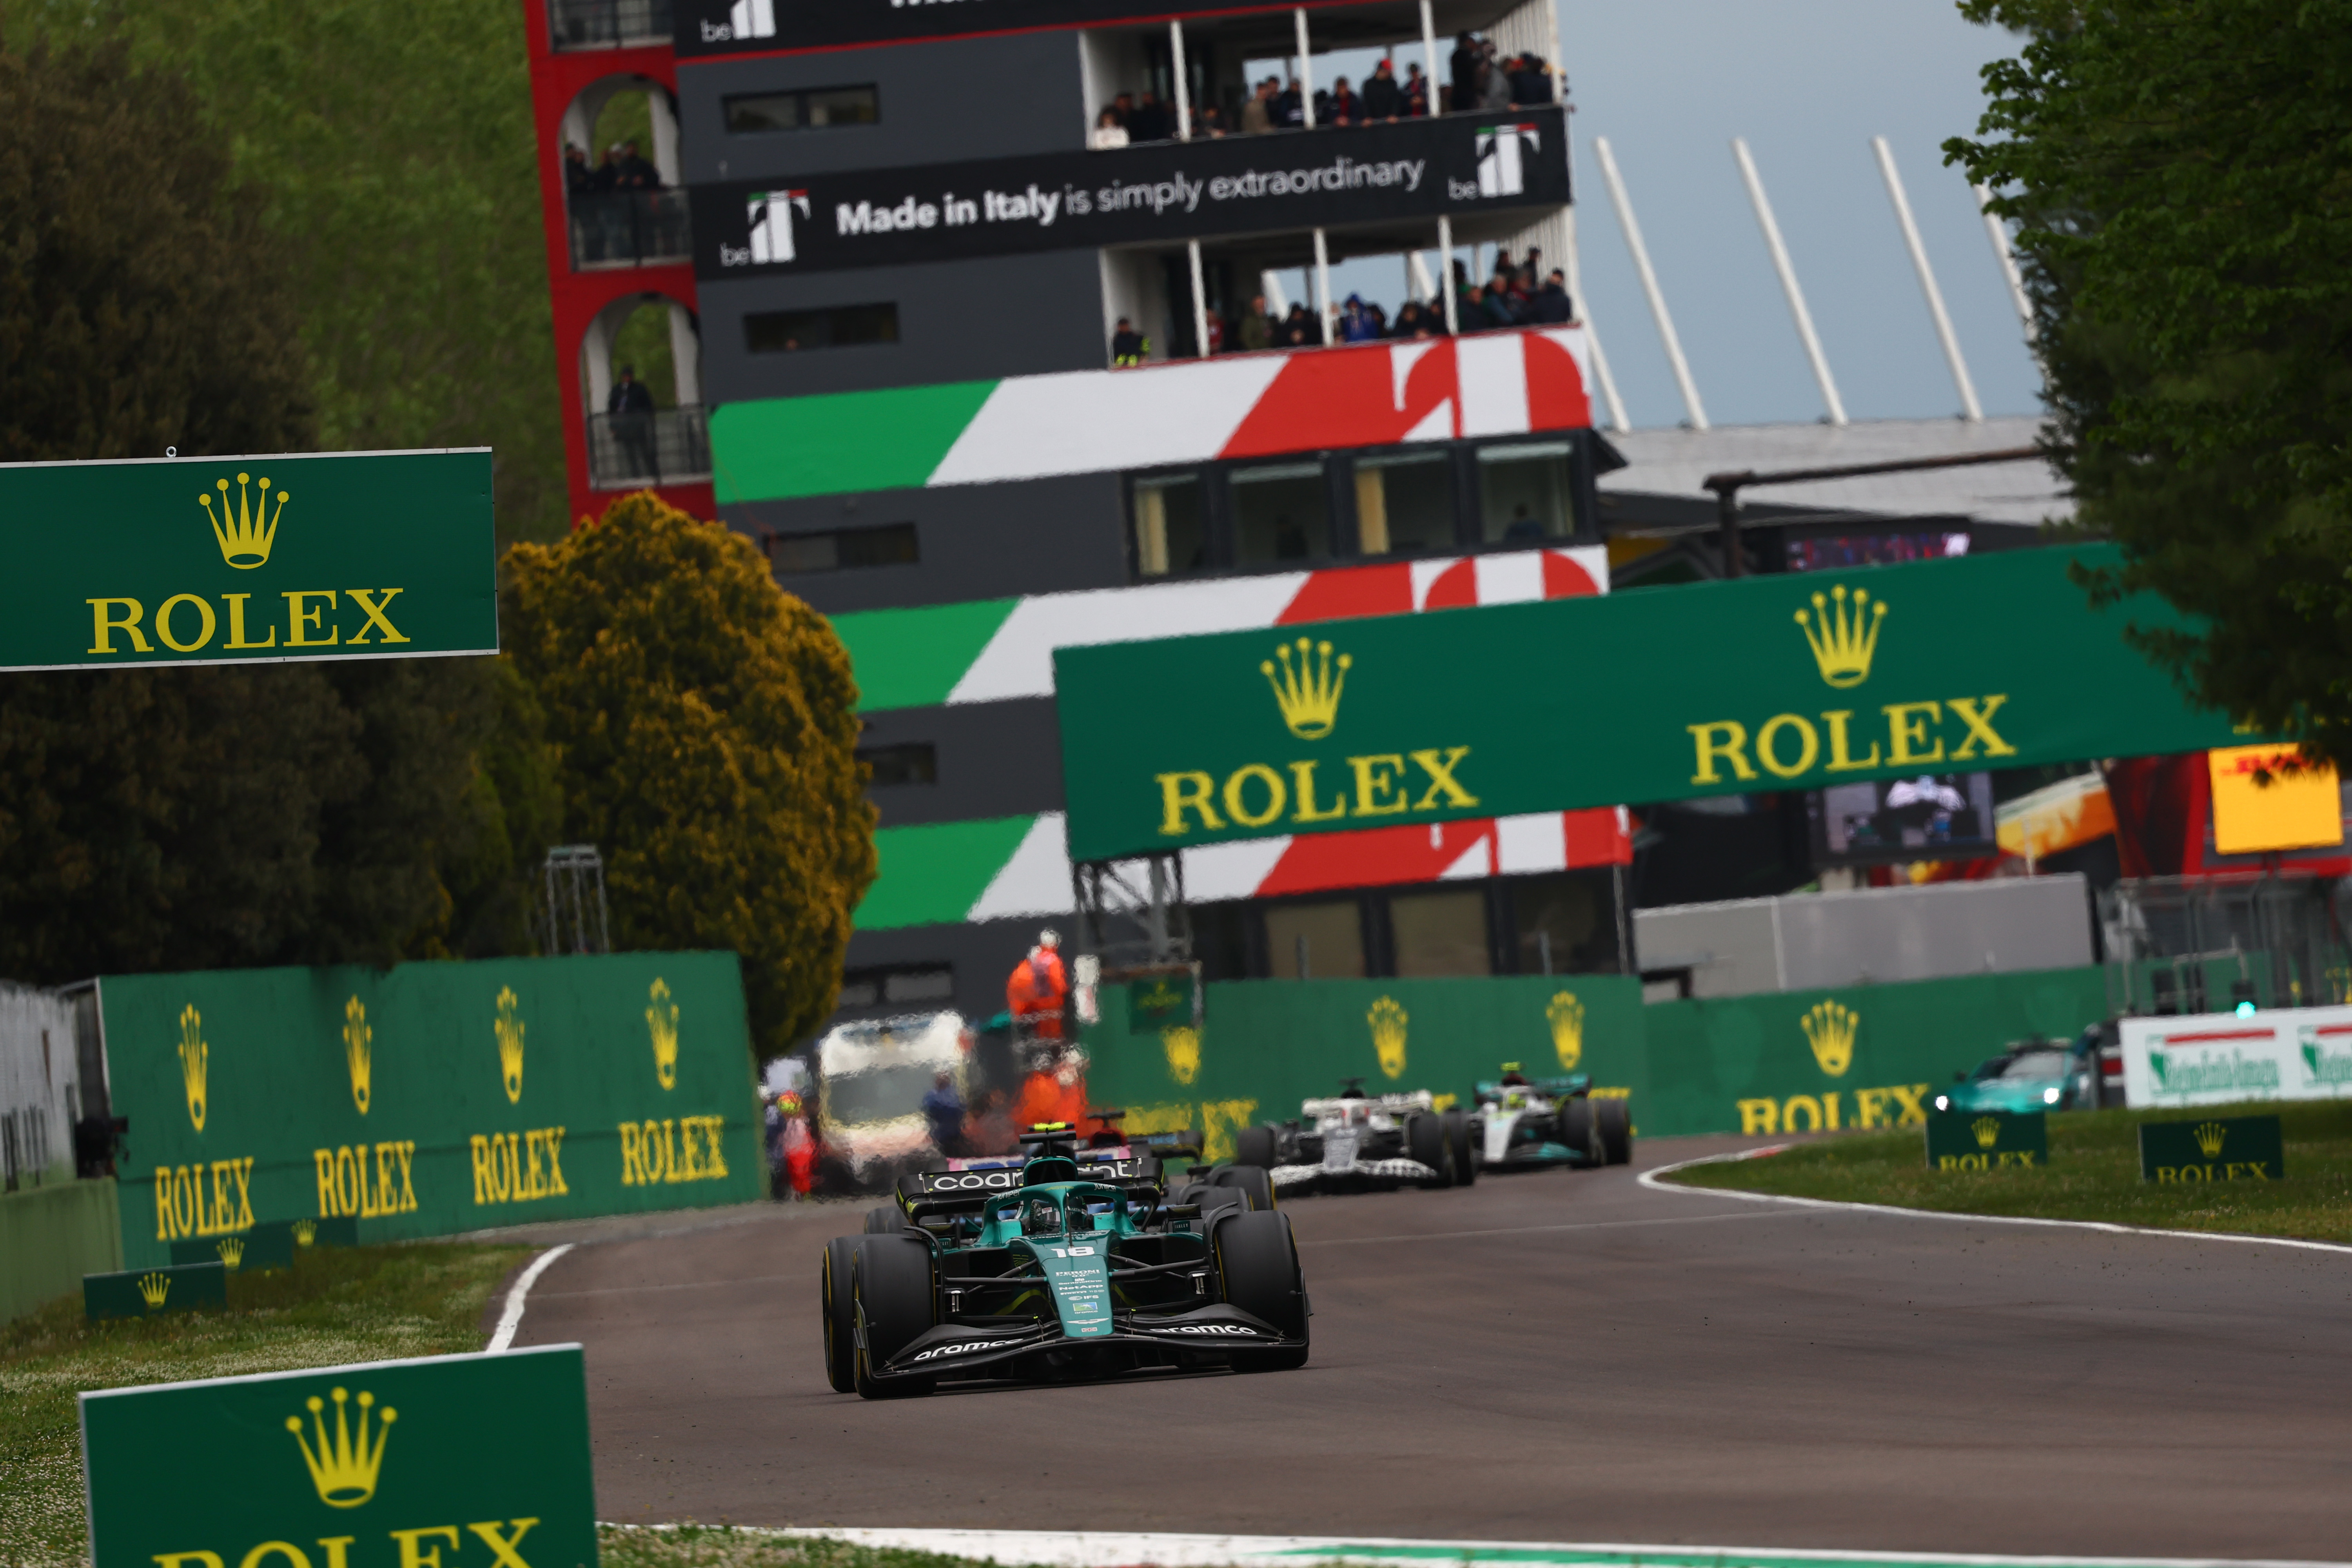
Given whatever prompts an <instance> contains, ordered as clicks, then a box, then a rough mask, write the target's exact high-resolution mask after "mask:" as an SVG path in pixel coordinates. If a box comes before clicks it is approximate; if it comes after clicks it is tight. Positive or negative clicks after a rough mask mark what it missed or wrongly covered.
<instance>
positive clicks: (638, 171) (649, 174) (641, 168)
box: [613, 142, 662, 191]
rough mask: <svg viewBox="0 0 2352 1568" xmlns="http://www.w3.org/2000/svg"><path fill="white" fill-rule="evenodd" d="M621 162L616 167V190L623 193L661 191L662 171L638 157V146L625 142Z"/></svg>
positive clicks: (614, 181)
mask: <svg viewBox="0 0 2352 1568" xmlns="http://www.w3.org/2000/svg"><path fill="white" fill-rule="evenodd" d="M619 152H620V155H621V157H620V162H619V163H616V164H614V180H613V184H614V189H616V190H623V191H657V190H660V189H661V183H662V182H661V171H660V170H658V169H656V168H655V167H654V166H653V165H652V164H651V163H646V161H645V160H644V159H643V158H641V157H639V156H637V144H636V143H635V142H622V143H621V145H620V148H619Z"/></svg>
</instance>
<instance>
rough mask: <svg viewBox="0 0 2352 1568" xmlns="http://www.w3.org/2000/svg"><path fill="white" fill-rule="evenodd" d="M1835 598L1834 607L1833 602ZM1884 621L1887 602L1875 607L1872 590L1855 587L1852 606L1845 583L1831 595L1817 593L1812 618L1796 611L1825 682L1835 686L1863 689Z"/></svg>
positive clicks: (1799, 623)
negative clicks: (1848, 600)
mask: <svg viewBox="0 0 2352 1568" xmlns="http://www.w3.org/2000/svg"><path fill="white" fill-rule="evenodd" d="M1832 597H1833V598H1834V599H1835V600H1836V603H1835V604H1834V605H1832V603H1831V602H1830V601H1831V599H1832ZM1885 619H1886V601H1885V600H1884V599H1881V600H1879V601H1878V602H1877V603H1876V604H1872V603H1870V591H1869V590H1868V589H1866V588H1856V589H1855V590H1854V591H1853V602H1852V603H1851V604H1849V603H1848V602H1847V600H1846V590H1845V584H1843V583H1841V584H1838V585H1837V586H1836V587H1835V588H1834V589H1832V590H1831V593H1830V595H1821V594H1815V595H1813V608H1812V613H1811V615H1808V614H1806V613H1805V612H1804V611H1802V610H1799V611H1798V612H1797V625H1798V626H1801V627H1802V628H1803V629H1804V633H1805V641H1806V642H1807V643H1809V644H1811V647H1812V650H1813V662H1814V663H1815V664H1816V665H1818V666H1820V667H1821V671H1822V679H1823V680H1826V681H1828V682H1829V683H1830V684H1831V685H1832V686H1836V687H1846V686H1860V685H1861V684H1862V683H1863V682H1864V681H1865V680H1867V679H1870V658H1871V655H1873V654H1874V653H1875V652H1877V651H1878V627H1879V623H1880V622H1882V621H1884V620H1885Z"/></svg>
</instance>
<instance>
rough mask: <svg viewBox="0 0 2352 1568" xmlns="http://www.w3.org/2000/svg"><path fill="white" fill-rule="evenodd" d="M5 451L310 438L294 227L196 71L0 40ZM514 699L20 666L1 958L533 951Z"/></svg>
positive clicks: (314, 671)
mask: <svg viewBox="0 0 2352 1568" xmlns="http://www.w3.org/2000/svg"><path fill="white" fill-rule="evenodd" d="M0 102H5V103H6V104H7V105H8V108H9V110H10V112H9V113H8V114H6V115H5V116H0V354H5V362H6V363H7V364H8V365H9V367H10V372H11V376H12V390H13V392H14V393H15V395H14V396H12V397H11V398H10V399H9V400H8V401H7V403H6V404H5V405H0V461H12V462H22V461H31V460H40V459H74V458H119V457H153V456H160V455H161V454H162V453H163V448H164V447H166V446H176V447H178V448H179V450H180V452H181V453H182V454H183V455H190V456H193V455H202V454H206V453H238V452H282V451H289V450H300V449H303V448H305V447H310V446H311V445H312V444H313V443H314V441H315V439H316V435H317V421H316V414H315V410H314V407H313V405H312V403H311V400H310V395H309V392H308V390H307V383H306V376H305V369H304V363H303V358H302V354H301V352H300V342H299V332H300V325H299V319H298V315H297V312H296V310H295V308H294V306H293V303H292V300H291V299H290V297H289V295H290V291H289V289H288V288H287V286H286V282H285V279H286V276H287V268H288V266H289V260H288V255H287V246H286V243H285V240H284V237H283V236H282V235H281V234H279V233H278V231H277V230H276V229H275V228H273V226H270V225H269V224H268V223H267V222H266V221H265V215H264V210H263V209H264V206H265V203H264V200H263V198H262V195H261V193H259V192H258V191H257V190H255V189H254V188H252V187H249V186H248V187H244V188H241V189H238V188H232V187H231V184H230V174H231V170H230V160H229V158H228V155H227V151H226V145H225V143H224V141H223V139H222V138H221V137H220V136H218V135H217V134H215V132H213V130H212V129H211V127H210V125H209V124H208V122H207V121H206V118H205V114H204V112H203V108H202V105H201V104H200V102H199V100H198V99H197V97H196V95H195V94H194V91H192V90H191V89H190V88H189V87H188V85H187V84H186V82H185V81H184V80H183V79H181V78H180V77H179V76H178V75H177V74H175V73H173V72H171V71H169V70H165V69H161V68H142V67H139V66H136V65H135V64H134V63H133V56H132V54H131V51H130V50H129V49H128V48H127V47H125V46H124V45H123V44H122V43H121V42H120V41H114V42H101V43H97V44H91V45H83V46H71V47H62V48H58V49H55V50H52V49H50V48H48V47H44V46H39V45H37V46H35V47H32V48H31V49H29V50H28V51H26V52H25V53H23V54H11V53H5V52H0ZM45 522H46V524H47V526H51V527H59V528H73V527H77V526H81V527H85V528H87V527H88V526H89V525H87V524H83V523H81V521H80V520H78V519H74V518H69V517H65V518H55V519H48V520H45ZM89 548H90V549H92V550H93V551H99V550H104V549H105V548H107V541H106V539H105V538H104V536H103V534H102V532H101V531H98V530H95V529H91V530H90V538H89ZM512 685H513V682H512V680H511V678H510V677H508V676H502V675H501V674H500V672H499V669H498V668H497V666H496V665H495V663H494V662H493V661H488V660H448V659H433V660H416V661H388V662H384V663H373V662H368V663H349V664H334V665H277V666H244V667H235V668H215V669H137V668H134V669H126V670H121V671H108V672H105V673H102V674H95V673H93V674H80V673H73V674H55V675H0V973H4V974H6V975H8V976H10V977H12V978H16V979H20V980H32V981H58V980H67V979H72V978H75V977H78V976H81V975H86V974H89V973H98V972H100V971H115V972H121V971H125V970H142V969H160V968H205V967H215V966H224V965H238V964H252V963H318V962H334V961H344V960H366V961H377V962H383V961H389V960H391V959H394V958H398V957H404V956H420V955H425V954H431V953H436V952H446V951H453V950H456V951H464V950H467V949H474V950H482V949H493V950H494V949H498V948H501V947H505V948H511V947H513V946H516V945H519V944H521V943H525V942H528V932H527V928H525V927H524V926H523V925H522V923H521V920H520V910H519V906H518V905H517V904H516V895H515V893H514V891H513V889H514V886H515V883H516V874H515V862H516V861H517V860H518V859H520V858H525V857H527V856H528V855H530V853H532V852H533V849H532V847H531V843H530V841H531V840H533V839H534V838H535V839H536V842H537V843H541V844H543V843H544V841H545V838H546V837H548V835H549V834H550V833H551V830H552V817H553V811H552V808H551V806H549V805H547V796H548V795H549V793H550V791H551V787H552V774H551V770H550V768H549V766H548V764H547V762H546V759H545V758H544V756H543V754H541V753H543V751H544V748H543V746H540V745H539V743H538V742H536V741H535V740H534V738H533V737H532V734H531V732H530V724H529V721H528V710H529V699H528V694H527V693H522V694H520V697H519V698H518V697H517V696H515V695H514V694H512V693H509V692H508V691H507V690H506V688H507V687H510V686H512ZM518 701H519V702H520V705H521V707H520V712H521V714H522V719H521V721H520V722H518V723H517V724H516V725H515V727H513V728H512V729H511V730H508V729H504V728H500V727H499V721H500V716H501V714H502V712H504V711H506V710H509V709H513V708H515V707H516V705H517V703H518ZM534 748H537V749H536V750H534ZM509 799H511V800H514V801H516V802H518V803H520V804H519V805H518V806H517V808H516V809H514V810H512V811H509V809H508V807H507V805H506V803H507V802H508V801H509ZM518 839H521V840H523V841H524V842H522V843H520V844H518V843H517V840H518Z"/></svg>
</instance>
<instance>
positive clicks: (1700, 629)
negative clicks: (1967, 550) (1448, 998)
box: [1054, 546, 2244, 860]
mask: <svg viewBox="0 0 2352 1568" xmlns="http://www.w3.org/2000/svg"><path fill="white" fill-rule="evenodd" d="M2114 560H2115V555H2114V553H2113V552H2112V551H2110V550H2108V549H2106V548H2105V547H2100V546H2090V547H2082V548H2073V549H2051V550H2021V551H2014V552H2006V553H2003V554H1998V555H1986V556H1973V557H1966V558H1962V559H1957V560H1948V561H1935V562H1922V563H1915V564H1910V565H1903V566H1882V567H1874V568H1868V569H1864V570H1862V571H1856V572H1843V573H1805V574H1791V575H1785V576H1773V577H1753V578H1747V579H1743V580H1741V581H1739V582H1735V583H1715V584H1704V585H1699V586H1693V587H1681V588H1674V589H1670V590H1654V591H1646V592H1640V593H1631V594H1621V595H1609V596H1607V597H1605V598H1597V599H1596V598H1578V599H1556V600H1549V601H1546V602H1543V603H1538V604H1525V605H1494V606H1488V607H1484V608H1478V609H1463V610H1445V611H1441V612H1437V613H1434V614H1423V615H1417V616H1381V617H1377V618H1370V619H1365V620H1359V621H1347V622H1339V623H1329V624H1326V625H1323V626H1318V627H1316V628H1315V629H1314V631H1313V633H1312V634H1311V635H1288V634H1285V633H1281V632H1275V631H1266V632H1234V633H1221V634H1218V635H1215V636H1210V637H1177V638H1168V639H1162V640H1159V641H1152V642H1132V643H1118V644H1110V645H1102V646H1096V647H1074V648H1065V649H1062V650H1061V651H1059V652H1057V653H1055V656H1054V679H1055V697H1056V700H1057V703H1058V707H1059V712H1060V720H1061V727H1062V757H1063V763H1062V766H1063V777H1064V783H1065V785H1066V795H1067V802H1068V810H1069V844H1070V855H1071V858H1073V859H1076V860H1098V859H1112V858H1119V857H1123V856H1131V855H1140V854H1149V853H1151V852H1154V851H1159V850H1167V849H1174V848H1179V847H1183V846H1186V845H1191V844H1203V843H1213V842H1217V841H1219V840H1223V839H1235V838H1262V837H1270V836H1272V835H1276V834H1294V833H1316V832H1332V831H1337V830H1341V829H1348V828H1358V827H1394V826H1405V825H1408V824H1419V823H1429V822H1440V821H1445V820H1449V819H1453V818H1460V817H1494V816H1516V815H1519V814H1522V813H1532V812H1552V811H1564V810H1570V809H1573V808H1576V807H1580V806H1598V805H1622V804H1623V803H1625V802H1628V801H1653V800H1677V799H1684V798H1687V797H1691V796H1696V795H1736V794H1746V793H1749V792H1753V791H1759V790H1805V789H1819V788H1822V786H1824V785H1828V784H1853V783H1860V782H1863V781H1865V780H1871V779H1886V778H1900V777H1903V776H1906V775H1908V774H1919V773H1948V772H1951V771H1954V770H1956V769H1961V770H1964V769H1967V768H1971V767H1974V768H1987V767H2003V768H2014V767H2029V766H2033V765H2037V764H2040V763H2060V762H2075V761H2080V760H2082V759H2084V758H2090V757H2111V756H2137V755H2149V754H2159V753H2165V752H2187V751H2196V750H2200V749H2202V748H2204V747H2208V746H2215V745H2227V744H2230V743H2231V742H2233V741H2238V740H2242V739H2243V738H2244V737H2243V736H2242V735H2238V734H2237V733H2236V732H2235V731H2232V729H2231V725H2230V723H2229V721H2228V720H2227V719H2226V718H2224V717H2223V716H2221V715H2220V714H2217V713H2208V712H2199V711H2197V710H2193V709H2191V708H2190V707H2189V704H2188V703H2187V701H2186V700H2184V699H2183V697H2182V696H2181V693H2180V691H2179V689H2178V688H2177V687H2176V686H2175V685H2174V684H2173V683H2172V681H2171V679H2170V678H2169V677H2168V676H2166V675H2165V674H2164V673H2163V672H2161V671H2160V670H2158V669H2157V668H2155V667H2153V666H2152V665H2150V664H2149V663H2148V662H2147V660H2146V659H2145V658H2142V657H2141V656H2140V655H2139V654H2138V653H2137V652H2136V651H2135V650H2134V649H2132V648H2131V647H2129V646H2128V645H2127V644H2126V642H2125V640H2124V632H2125V628H2126V626H2127V625H2139V626H2168V625H2177V624H2179V618H2178V617H2177V616H2175V615H2174V614H2173V613H2172V612H2171V611H2170V610H2169V609H2168V608H2167V607H2166V606H2165V605H2163V604H2162V603H2160V602H2159V601H2157V600H2154V599H2150V598H2145V597H2143V598H2137V599H2133V600H2131V601H2128V602H2127V603H2126V604H2125V605H2121V606H2118V607H2116V608H2112V609H2107V610H2095V609H2093V608H2092V607H2091V606H2090V605H2089V604H2088V603H2087V602H2086V600H2085V597H2084V592H2083V590H2082V589H2081V588H2079V587H2077V586H2075V585H2074V583H2073V582H2072V581H2070V580H2069V578H2068V575H2067V570H2068V568H2069V567H2070V566H2071V565H2073V564H2074V563H2078V562H2080V563H2086V564H2091V565H2101V564H2106V563H2111V562H2112V561H2114Z"/></svg>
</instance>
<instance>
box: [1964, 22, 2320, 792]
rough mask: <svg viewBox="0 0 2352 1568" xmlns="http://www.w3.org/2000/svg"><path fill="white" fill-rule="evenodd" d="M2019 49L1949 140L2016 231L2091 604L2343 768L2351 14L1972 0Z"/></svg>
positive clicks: (2190, 678)
mask: <svg viewBox="0 0 2352 1568" xmlns="http://www.w3.org/2000/svg"><path fill="white" fill-rule="evenodd" d="M1961 9H1962V11H1963V12H1964V13H1965V14H1966V15H1968V16H1969V17H1971V18H1972V19H1974V20H1976V21H1979V22H1985V23H1993V24H1999V25H2000V26H2006V27H2010V28H2012V29H2014V30H2016V31H2019V32H2021V33H2023V34H2024V35H2025V36H2026V44H2025V47H2024V49H2023V51H2022V53H2021V56H2020V57H2019V58H2014V59H2006V60H2000V61H1997V62H1995V63H1994V64H1992V65H1990V66H1988V67H1986V68H1985V71H1984V79H1985V85H1986V90H1987V95H1988V98H1989V100H1990V103H1989V107H1988V109H1987V111H1986V113H1985V116H1984V119H1983V121H1982V123H1981V125H1980V126H1979V137H1980V139H1979V140H1966V139H1956V140H1954V141H1952V142H1948V143H1947V144H1946V153H1947V155H1948V159H1950V160H1951V161H1955V162H1958V163H1962V164H1964V165H1965V166H1966V167H1967V169H1968V172H1969V177H1970V178H1971V179H1974V180H1977V181H1979V182H1984V183H1987V184H1991V185H1992V186H1993V187H1994V188H1995V190H1996V192H1997V193H1998V195H1999V196H2000V200H1999V202H1998V204H1997V206H1996V209H1995V210H1997V211H1999V212H2000V213H2002V214H2004V215H2005V216H2011V217H2014V218H2016V219H2018V220H2019V222H2020V224H2021V232H2020V234H2019V236H2018V244H2019V247H2020V249H2021V251H2022V252H2023V254H2024V257H2025V258H2026V259H2027V262H2028V272H2029V282H2030V287H2031V289H2032V296H2033V301H2034V307H2035V315H2036V323H2037V331H2038V336H2039V347H2040V352H2041V354H2042V362H2043V366H2044V369H2045V372H2046V374H2047V379H2048V392H2047V396H2048V400H2049V403H2050V407H2051V412H2052V416H2053V418H2052V425H2051V427H2050V432H2049V435H2048V437H2047V445H2048V447H2049V449H2050V451H2051V453H2052V456H2053V459H2054V460H2055V461H2056V462H2057V463H2058V464H2059V466H2060V467H2061V468H2062V469H2063V472H2064V473H2065V475H2066V476H2067V478H2068V479H2070V480H2071V481H2072V482H2073V485H2074V491H2075V494H2076V496H2077V498H2078V502H2079V508H2080V521H2081V522H2082V523H2083V524H2084V526H2085V527H2087V528H2089V529H2091V530H2094V531H2101V532H2105V533H2106V534H2108V535H2111V536H2112V537H2113V538H2115V539H2116V541H2117V542H2119V543H2120V545H2121V546H2122V548H2123V552H2124V561H2125V563H2124V565H2123V567H2122V568H2121V570H2120V571H2118V572H2116V573H2113V574H2105V575H2104V576H2102V577H2100V578H2098V579H2095V581H2094V582H2093V583H2092V584H2091V586H2092V587H2093V588H2094V590H2095V594H2097V595H2100V596H2103V597H2105V596H2112V595H2116V594H2118V593H2121V592H2125V591H2128V590H2134V589H2141V588H2152V589H2155V590H2157V591H2158V592H2159V593H2161V594H2162V595H2164V596H2165V597H2167V598H2168V599H2170V600H2171V601H2172V602H2173V603H2174V604H2176V605H2179V606H2180V607H2182V608H2183V609H2186V610H2189V611H2191V612H2193V613H2194V614H2195V615H2197V616H2200V617H2202V619H2203V622H2204V629H2203V630H2202V631H2201V633H2196V634H2172V635H2149V636H2145V637H2142V639H2141V640H2142V643H2143V645H2144V646H2145V647H2147V649H2148V651H2149V652H2150V653H2151V654H2152V655H2153V656H2154V657H2156V658H2158V660H2160V661H2161V662H2163V663H2164V664H2166V665H2168V667H2170V668H2172V669H2173V670H2174V671H2175V673H2176V674H2177V675H2178V676H2179V679H2181V681H2182V682H2183V684H2184V686H2185V687H2186V688H2187V689H2189V691H2190V692H2191V693H2192V694H2193V695H2194V696H2195V697H2197V698H2198V699H2200V700H2203V701H2205V702H2208V703H2210V704H2212V705H2214V706H2216V707H2219V708H2221V709H2223V710H2226V711H2228V712H2230V713H2231V714H2232V715H2234V716H2236V717H2238V718H2240V719H2242V720H2247V721H2253V722H2256V723H2259V724H2261V725H2263V727H2265V728H2270V729H2277V730H2284V731H2289V732H2293V733H2299V734H2302V735H2303V736H2305V738H2306V740H2307V742H2309V743H2310V744H2311V746H2312V747H2313V749H2315V750H2316V751H2320V752H2326V753H2327V754H2330V755H2332V756H2333V757H2334V758H2335V759H2336V761H2337V762H2339V763H2352V576H2347V573H2352V536H2348V535H2347V516H2348V515H2352V513H2347V504H2352V352H2347V351H2352V271H2347V268H2346V267H2345V265H2344V258H2345V256H2346V255H2347V253H2352V5H2347V4H2346V3H2344V0H2228V3H2226V4H2211V3H2210V0H2208V3H2201V4H2200V3H2195V0H2124V3H2122V4H2113V5H2080V4H2075V3H2070V0H1966V3H1965V4H1963V5H1962V6H1961Z"/></svg>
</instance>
